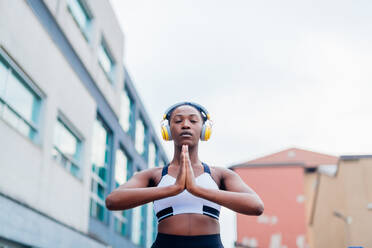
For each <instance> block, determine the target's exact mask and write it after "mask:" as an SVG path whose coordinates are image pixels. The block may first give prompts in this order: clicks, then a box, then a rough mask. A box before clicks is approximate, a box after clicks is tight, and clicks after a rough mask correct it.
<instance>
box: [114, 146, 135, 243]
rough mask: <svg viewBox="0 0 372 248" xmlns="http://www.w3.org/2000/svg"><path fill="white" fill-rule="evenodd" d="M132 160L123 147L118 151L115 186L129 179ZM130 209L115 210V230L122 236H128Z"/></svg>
mask: <svg viewBox="0 0 372 248" xmlns="http://www.w3.org/2000/svg"><path fill="white" fill-rule="evenodd" d="M130 165H131V161H130V160H129V159H128V158H127V155H126V154H125V153H124V151H123V150H122V149H119V150H117V151H116V161H115V187H116V188H117V187H119V186H120V185H122V184H123V183H125V182H126V181H127V180H128V179H129V175H130V173H131V166H130ZM128 224H129V211H115V212H114V226H115V231H116V232H117V233H119V234H121V235H122V236H128V235H129V233H128Z"/></svg>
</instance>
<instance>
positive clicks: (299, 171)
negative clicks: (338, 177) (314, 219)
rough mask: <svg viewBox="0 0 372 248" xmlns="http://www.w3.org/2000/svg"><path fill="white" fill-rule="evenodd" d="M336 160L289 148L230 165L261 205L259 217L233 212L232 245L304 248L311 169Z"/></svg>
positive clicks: (311, 177)
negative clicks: (234, 222) (234, 224)
mask: <svg viewBox="0 0 372 248" xmlns="http://www.w3.org/2000/svg"><path fill="white" fill-rule="evenodd" d="M337 161H338V157H335V156H330V155H326V154H321V153H316V152H311V151H306V150H302V149H298V148H290V149H286V150H284V151H281V152H278V153H274V154H271V155H268V156H264V157H262V158H258V159H255V160H252V161H248V162H246V163H242V164H237V165H233V166H231V167H230V169H233V170H234V171H235V172H237V173H238V174H239V175H240V177H241V178H242V179H243V180H244V181H245V182H246V183H247V184H248V185H249V186H250V187H252V189H253V190H255V191H256V193H257V194H258V195H259V196H260V197H261V199H262V200H263V202H264V205H265V210H264V213H263V214H262V215H260V216H247V215H242V214H237V240H236V242H235V245H236V247H246V248H248V247H249V248H253V247H255V248H256V247H260V248H261V247H262V248H295V247H298V248H308V247H309V245H308V243H309V241H308V240H309V237H307V222H306V220H308V218H309V216H310V211H311V206H310V205H309V204H310V203H311V202H312V197H313V195H314V193H313V192H314V190H313V189H315V182H316V180H315V179H316V177H315V176H313V174H315V173H312V172H315V171H316V168H317V167H318V166H319V165H334V164H337ZM306 172H308V173H306Z"/></svg>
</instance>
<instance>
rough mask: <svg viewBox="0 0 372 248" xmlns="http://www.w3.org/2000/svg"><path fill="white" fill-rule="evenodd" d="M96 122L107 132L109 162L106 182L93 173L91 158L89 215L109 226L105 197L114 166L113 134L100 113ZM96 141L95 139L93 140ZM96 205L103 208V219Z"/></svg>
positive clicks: (106, 163)
mask: <svg viewBox="0 0 372 248" xmlns="http://www.w3.org/2000/svg"><path fill="white" fill-rule="evenodd" d="M95 121H98V122H99V123H100V125H101V126H102V127H103V128H104V129H105V131H106V132H107V139H108V141H107V143H106V146H105V152H108V153H109V154H107V162H106V161H105V170H106V171H105V179H106V180H105V181H103V180H102V178H101V177H100V176H99V172H98V173H97V172H96V171H93V161H92V157H91V158H90V159H91V161H90V166H91V179H90V209H89V215H90V217H91V218H95V219H97V220H98V221H100V222H102V223H103V224H105V225H108V224H109V218H108V217H109V216H108V211H107V209H106V207H105V206H106V204H105V200H104V199H105V197H106V196H107V194H108V189H109V183H110V180H111V179H110V178H109V170H110V167H111V165H112V152H113V138H114V137H113V132H112V130H111V128H110V127H109V126H108V125H107V124H106V122H105V121H104V119H103V118H102V117H101V115H100V114H99V113H97V117H96V119H95ZM93 137H94V135H93ZM93 139H94V138H93ZM93 143H94V142H93ZM99 186H101V187H102V188H103V199H101V198H100V196H99ZM96 204H99V205H100V206H101V207H103V219H100V218H99V216H98V215H96V213H97V207H96Z"/></svg>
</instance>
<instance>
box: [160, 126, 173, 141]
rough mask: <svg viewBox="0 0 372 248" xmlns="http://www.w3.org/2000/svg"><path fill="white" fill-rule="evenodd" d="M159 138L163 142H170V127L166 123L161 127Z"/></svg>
mask: <svg viewBox="0 0 372 248" xmlns="http://www.w3.org/2000/svg"><path fill="white" fill-rule="evenodd" d="M161 136H162V137H163V140H166V141H168V140H172V133H171V131H170V126H169V125H168V123H166V122H164V123H162V125H161Z"/></svg>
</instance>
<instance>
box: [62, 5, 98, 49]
mask: <svg viewBox="0 0 372 248" xmlns="http://www.w3.org/2000/svg"><path fill="white" fill-rule="evenodd" d="M72 1H76V2H77V4H78V5H79V6H80V7H81V9H82V12H83V13H84V15H85V16H86V17H87V22H88V23H87V25H86V27H85V29H84V28H83V27H82V26H81V25H80V23H79V21H78V20H77V17H76V16H75V14H74V13H73V10H72V7H71V6H70V4H71V2H72ZM66 5H67V10H68V12H69V13H70V15H71V16H72V19H73V20H74V22H75V24H76V25H77V27H78V28H79V30H80V32H81V34H82V35H83V37H84V39H85V40H86V41H87V42H90V35H91V29H92V24H93V19H94V17H93V14H92V11H91V9H90V8H89V6H88V4H87V3H86V1H85V0H67V3H66Z"/></svg>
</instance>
